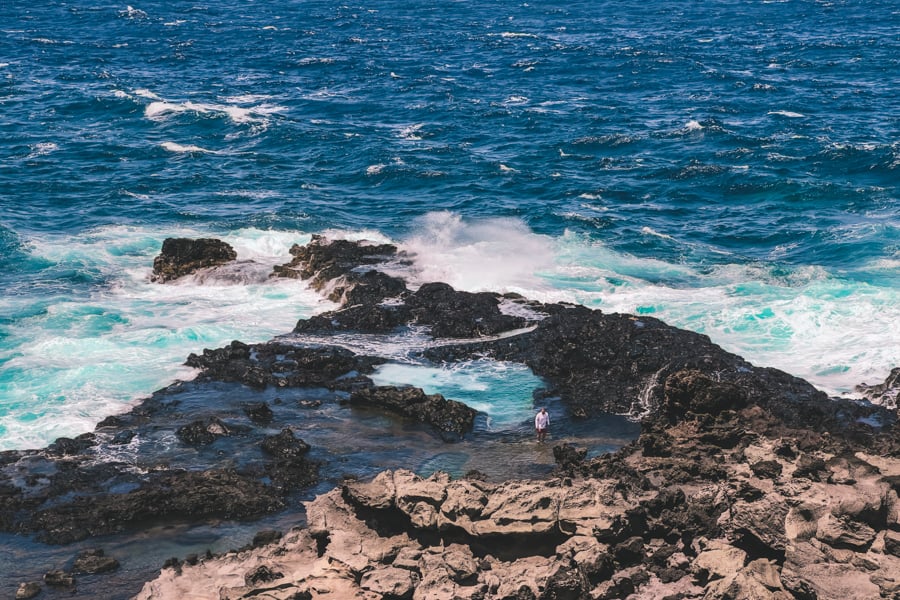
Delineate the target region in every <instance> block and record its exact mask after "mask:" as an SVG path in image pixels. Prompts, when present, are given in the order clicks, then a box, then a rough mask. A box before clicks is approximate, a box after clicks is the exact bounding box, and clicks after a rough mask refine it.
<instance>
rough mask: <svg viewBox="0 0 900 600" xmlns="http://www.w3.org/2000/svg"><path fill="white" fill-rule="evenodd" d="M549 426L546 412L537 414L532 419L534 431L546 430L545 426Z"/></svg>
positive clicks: (548, 416)
mask: <svg viewBox="0 0 900 600" xmlns="http://www.w3.org/2000/svg"><path fill="white" fill-rule="evenodd" d="M549 424H550V413H547V412H539V413H538V414H537V415H535V417H534V428H535V429H547V425H549Z"/></svg>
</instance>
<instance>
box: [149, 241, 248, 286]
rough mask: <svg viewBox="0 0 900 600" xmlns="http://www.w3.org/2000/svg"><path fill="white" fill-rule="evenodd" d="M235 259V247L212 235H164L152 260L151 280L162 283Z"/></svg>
mask: <svg viewBox="0 0 900 600" xmlns="http://www.w3.org/2000/svg"><path fill="white" fill-rule="evenodd" d="M236 258H237V253H236V252H235V251H234V249H233V248H232V247H231V246H230V245H228V244H227V243H225V242H223V241H222V240H217V239H213V238H201V239H190V238H167V239H166V240H165V241H163V245H162V251H161V252H160V254H159V255H158V256H157V257H156V258H155V259H153V275H151V277H150V279H151V281H156V282H159V283H165V282H167V281H172V280H173V279H178V278H179V277H183V276H185V275H189V274H191V273H194V272H196V271H198V270H199V269H204V268H207V267H215V266H219V265H224V264H226V263H229V262H231V261H233V260H235V259H236Z"/></svg>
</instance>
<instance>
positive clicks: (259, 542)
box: [250, 529, 282, 548]
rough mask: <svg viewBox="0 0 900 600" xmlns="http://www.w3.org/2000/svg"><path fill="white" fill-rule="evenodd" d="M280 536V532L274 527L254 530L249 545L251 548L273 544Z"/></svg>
mask: <svg viewBox="0 0 900 600" xmlns="http://www.w3.org/2000/svg"><path fill="white" fill-rule="evenodd" d="M281 537H282V533H281V532H280V531H278V530H276V529H263V530H261V531H257V532H256V535H254V536H253V541H252V542H251V543H250V546H251V547H252V548H259V547H260V546H265V545H267V544H274V543H275V542H277V541H278V540H280V539H281Z"/></svg>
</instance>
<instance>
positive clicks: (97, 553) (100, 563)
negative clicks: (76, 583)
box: [72, 548, 119, 574]
mask: <svg viewBox="0 0 900 600" xmlns="http://www.w3.org/2000/svg"><path fill="white" fill-rule="evenodd" d="M118 568H119V561H118V560H116V559H115V558H113V557H112V556H107V555H106V552H105V551H104V550H103V549H102V548H92V549H90V550H83V551H81V552H79V553H78V556H76V557H75V561H74V562H73V563H72V571H73V572H75V573H87V574H96V573H108V572H109V571H115V570H116V569H118Z"/></svg>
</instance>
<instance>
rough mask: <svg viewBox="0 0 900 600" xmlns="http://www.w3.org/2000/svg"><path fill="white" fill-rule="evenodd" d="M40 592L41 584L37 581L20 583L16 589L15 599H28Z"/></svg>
mask: <svg viewBox="0 0 900 600" xmlns="http://www.w3.org/2000/svg"><path fill="white" fill-rule="evenodd" d="M40 593H41V584H40V583H38V582H37V581H28V582H25V583H20V584H19V588H18V589H17V590H16V600H30V599H31V598H34V597H35V596H37V595H38V594H40Z"/></svg>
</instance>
